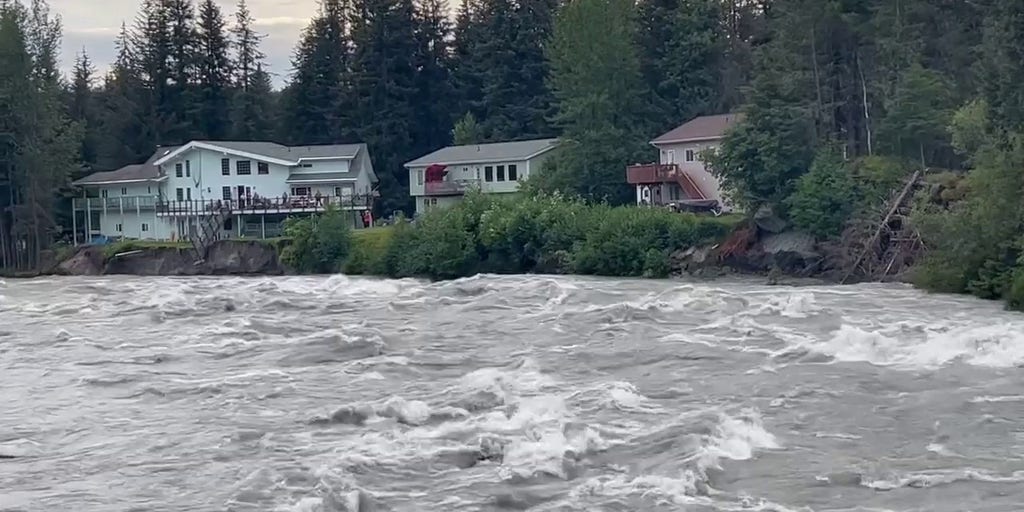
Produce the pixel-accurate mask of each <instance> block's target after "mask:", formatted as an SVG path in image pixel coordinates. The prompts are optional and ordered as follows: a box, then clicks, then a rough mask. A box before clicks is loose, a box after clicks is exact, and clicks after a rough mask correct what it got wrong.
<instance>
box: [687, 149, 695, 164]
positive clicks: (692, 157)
mask: <svg viewBox="0 0 1024 512" xmlns="http://www.w3.org/2000/svg"><path fill="white" fill-rule="evenodd" d="M696 159H697V155H696V154H695V153H694V152H693V150H692V149H687V150H686V161H687V162H692V161H694V160H696Z"/></svg>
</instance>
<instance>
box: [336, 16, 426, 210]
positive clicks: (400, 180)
mask: <svg viewBox="0 0 1024 512" xmlns="http://www.w3.org/2000/svg"><path fill="white" fill-rule="evenodd" d="M353 5H354V9H353V13H352V18H351V19H352V44H353V48H354V53H353V58H352V86H353V91H352V94H353V96H354V97H355V98H358V105H357V107H356V109H355V112H356V126H357V127H358V130H357V133H358V135H359V138H360V139H361V140H363V141H364V142H366V143H367V145H368V147H369V150H370V153H371V154H373V155H374V161H375V163H374V167H375V168H376V169H377V176H378V177H379V178H380V183H379V187H380V191H381V196H382V199H381V205H380V207H381V208H382V211H383V212H384V213H385V214H386V213H390V212H392V211H394V210H400V209H406V208H407V207H408V202H409V192H408V191H409V188H408V187H409V183H408V182H409V178H408V176H409V173H408V171H407V170H406V169H405V168H404V167H402V164H403V163H405V162H407V161H409V160H411V159H413V158H415V157H416V156H419V155H418V154H417V148H416V147H415V146H414V145H413V144H414V140H413V139H414V137H415V136H416V130H415V126H414V123H415V121H416V105H417V103H418V101H417V98H416V93H417V80H416V79H417V74H416V56H417V53H418V45H417V40H416V35H415V33H414V28H415V20H414V12H413V5H412V0H356V1H355V2H354V4H353Z"/></svg>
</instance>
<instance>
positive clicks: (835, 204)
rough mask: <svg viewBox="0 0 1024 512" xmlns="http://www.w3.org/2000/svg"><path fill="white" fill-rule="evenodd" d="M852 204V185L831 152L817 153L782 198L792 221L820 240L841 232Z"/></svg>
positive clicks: (841, 164)
mask: <svg viewBox="0 0 1024 512" xmlns="http://www.w3.org/2000/svg"><path fill="white" fill-rule="evenodd" d="M856 205H857V192H856V184H855V182H854V181H853V178H852V177H851V176H850V172H849V170H848V169H847V168H846V166H845V165H844V163H843V160H842V157H841V156H839V155H838V154H837V153H835V152H834V151H826V152H824V153H822V154H820V155H819V156H818V158H816V159H815V160H814V164H813V165H812V166H811V170H810V172H808V173H807V174H804V175H803V176H801V177H800V179H799V180H798V181H797V186H796V191H794V192H793V194H792V195H790V196H789V197H788V198H787V199H786V207H787V209H788V212H789V217H790V220H792V221H793V224H794V225H795V226H796V227H798V228H800V229H803V230H805V231H807V232H808V233H811V234H812V235H814V236H816V237H818V238H822V239H828V238H832V237H835V236H837V235H838V234H839V233H840V232H842V229H843V225H845V224H846V221H847V220H848V219H849V218H850V215H851V214H852V213H853V211H854V209H855V208H856Z"/></svg>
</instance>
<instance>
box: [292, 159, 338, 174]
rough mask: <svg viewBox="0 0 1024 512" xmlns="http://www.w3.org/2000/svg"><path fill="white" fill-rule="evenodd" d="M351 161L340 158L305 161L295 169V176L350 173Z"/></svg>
mask: <svg viewBox="0 0 1024 512" xmlns="http://www.w3.org/2000/svg"><path fill="white" fill-rule="evenodd" d="M348 170H349V161H348V160H345V159H340V158H332V159H330V160H320V159H317V160H303V161H302V162H300V165H299V167H296V168H295V171H294V172H295V174H315V173H325V172H348Z"/></svg>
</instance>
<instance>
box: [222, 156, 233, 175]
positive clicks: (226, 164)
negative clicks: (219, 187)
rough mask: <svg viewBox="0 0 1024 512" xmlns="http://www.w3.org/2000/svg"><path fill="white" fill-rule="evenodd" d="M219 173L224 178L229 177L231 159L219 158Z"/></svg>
mask: <svg viewBox="0 0 1024 512" xmlns="http://www.w3.org/2000/svg"><path fill="white" fill-rule="evenodd" d="M220 173H221V174H223V175H224V176H231V159H230V158H221V159H220Z"/></svg>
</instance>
